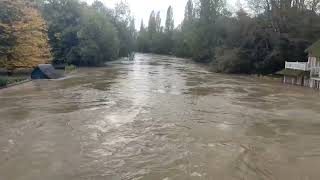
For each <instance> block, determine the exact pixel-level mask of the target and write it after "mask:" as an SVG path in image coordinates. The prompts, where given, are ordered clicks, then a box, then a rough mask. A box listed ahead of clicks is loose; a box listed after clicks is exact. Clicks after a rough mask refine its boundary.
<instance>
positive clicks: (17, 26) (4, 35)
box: [0, 0, 51, 70]
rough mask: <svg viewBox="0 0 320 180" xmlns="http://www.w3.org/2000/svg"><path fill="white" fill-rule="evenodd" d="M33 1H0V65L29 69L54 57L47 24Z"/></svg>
mask: <svg viewBox="0 0 320 180" xmlns="http://www.w3.org/2000/svg"><path fill="white" fill-rule="evenodd" d="M33 5H34V4H33V3H32V1H28V0H27V1H23V0H11V1H7V0H3V1H1V2H0V66H1V67H4V68H7V69H9V70H13V69H15V68H30V67H35V66H37V65H38V64H41V63H47V62H49V61H50V60H51V53H50V46H49V43H48V37H47V33H46V31H47V25H46V22H45V21H44V19H43V18H42V16H41V14H40V12H39V11H38V9H36V8H35V7H34V6H33Z"/></svg>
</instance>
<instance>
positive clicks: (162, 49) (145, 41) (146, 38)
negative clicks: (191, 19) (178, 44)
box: [137, 6, 174, 54]
mask: <svg viewBox="0 0 320 180" xmlns="http://www.w3.org/2000/svg"><path fill="white" fill-rule="evenodd" d="M161 22H162V19H161V16H160V12H157V13H155V11H152V12H151V14H150V17H149V22H148V27H145V26H144V23H143V21H141V25H140V31H139V33H138V43H137V50H138V51H140V52H146V53H159V54H172V51H173V47H174V41H173V34H174V19H173V9H172V7H171V6H170V7H169V8H168V11H167V18H166V21H165V27H163V26H161Z"/></svg>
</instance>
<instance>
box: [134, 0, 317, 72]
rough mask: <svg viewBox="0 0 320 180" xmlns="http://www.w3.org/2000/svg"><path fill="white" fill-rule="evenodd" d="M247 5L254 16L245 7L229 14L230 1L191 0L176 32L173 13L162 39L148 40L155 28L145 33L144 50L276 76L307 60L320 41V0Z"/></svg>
mask: <svg viewBox="0 0 320 180" xmlns="http://www.w3.org/2000/svg"><path fill="white" fill-rule="evenodd" d="M247 2H248V3H247V4H248V7H249V8H250V9H251V10H250V12H251V13H253V14H251V15H249V14H248V13H247V12H246V11H245V10H244V9H243V8H242V7H241V6H239V7H238V10H237V11H236V12H234V13H233V12H229V11H228V10H227V8H226V4H225V1H224V0H197V1H196V3H195V2H193V1H192V0H188V1H187V4H186V7H185V14H184V20H183V22H182V23H181V24H180V25H179V26H177V28H175V29H173V25H172V24H173V21H172V20H173V18H172V14H173V13H172V8H171V7H169V8H168V12H167V19H166V21H165V28H164V31H162V32H161V33H159V36H155V37H156V38H154V37H153V38H152V40H151V39H150V37H147V36H146V35H145V33H147V32H146V31H149V32H150V31H151V30H152V27H151V28H149V27H148V28H146V27H143V28H142V29H141V30H140V32H139V36H138V39H139V43H138V44H139V45H138V50H139V51H141V52H152V53H162V54H174V55H177V56H181V57H191V58H193V59H194V60H196V61H198V62H203V63H209V64H210V65H211V66H212V69H213V70H215V71H218V72H227V73H257V74H270V73H274V72H276V71H278V70H280V69H281V68H283V66H284V61H286V60H287V61H288V60H291V61H297V60H299V61H301V60H306V56H307V55H306V54H305V53H304V50H305V49H306V48H307V46H308V45H310V44H311V43H313V42H314V41H316V40H318V39H319V38H320V32H319V31H320V16H319V14H318V12H319V5H320V1H319V0H305V1H300V0H278V1H274V0H247ZM149 26H150V23H149ZM151 42H152V43H151ZM155 42H159V43H155ZM156 44H158V45H157V47H162V48H155V47H156ZM159 49H161V50H159Z"/></svg>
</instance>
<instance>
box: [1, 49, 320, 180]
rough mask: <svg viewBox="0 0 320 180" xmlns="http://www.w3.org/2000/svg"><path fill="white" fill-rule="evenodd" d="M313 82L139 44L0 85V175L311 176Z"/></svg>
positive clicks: (314, 165) (309, 179)
mask: <svg viewBox="0 0 320 180" xmlns="http://www.w3.org/2000/svg"><path fill="white" fill-rule="evenodd" d="M319 167H320V93H319V91H315V90H312V89H308V88H302V87H296V86H286V85H282V84H281V83H279V82H277V81H270V80H262V79H258V78H255V77H248V76H239V75H222V74H215V73H211V72H208V71H207V70H206V68H205V67H202V66H200V65H198V64H195V63H193V62H191V61H189V60H185V59H178V58H172V57H167V56H158V55H142V54H138V55H137V56H136V59H135V61H116V62H112V63H110V64H108V66H107V67H103V68H88V69H79V70H78V71H77V72H76V73H74V74H73V75H72V76H71V77H69V78H66V79H63V80H55V81H47V80H42V81H34V82H29V83H26V84H23V85H20V86H16V87H12V88H9V89H4V90H0V180H197V179H204V180H216V179H217V180H277V179H279V180H287V179H288V180H318V179H320V171H319Z"/></svg>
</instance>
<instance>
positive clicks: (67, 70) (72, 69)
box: [64, 65, 77, 73]
mask: <svg viewBox="0 0 320 180" xmlns="http://www.w3.org/2000/svg"><path fill="white" fill-rule="evenodd" d="M76 69H77V67H76V66H75V65H68V66H66V67H65V68H64V71H65V72H67V73H69V72H72V71H75V70H76Z"/></svg>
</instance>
